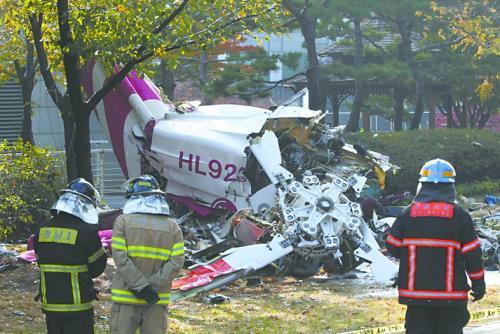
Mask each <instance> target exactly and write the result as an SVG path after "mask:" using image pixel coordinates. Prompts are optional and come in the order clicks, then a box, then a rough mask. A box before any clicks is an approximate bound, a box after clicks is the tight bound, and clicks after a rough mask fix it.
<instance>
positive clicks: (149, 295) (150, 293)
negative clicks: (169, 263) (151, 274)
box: [134, 285, 160, 305]
mask: <svg viewBox="0 0 500 334" xmlns="http://www.w3.org/2000/svg"><path fill="white" fill-rule="evenodd" d="M134 294H135V295H136V296H137V297H139V298H141V299H144V300H145V301H146V302H147V303H148V305H154V304H156V303H158V301H159V300H160V296H158V293H157V292H156V291H155V290H154V289H153V288H152V287H151V285H148V286H147V287H145V288H144V289H142V290H141V291H139V292H134Z"/></svg>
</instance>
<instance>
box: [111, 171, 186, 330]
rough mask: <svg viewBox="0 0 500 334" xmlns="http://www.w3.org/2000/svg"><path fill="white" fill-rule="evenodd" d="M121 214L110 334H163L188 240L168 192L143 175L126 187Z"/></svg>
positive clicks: (116, 237)
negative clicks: (172, 211)
mask: <svg viewBox="0 0 500 334" xmlns="http://www.w3.org/2000/svg"><path fill="white" fill-rule="evenodd" d="M126 197H127V198H128V200H127V202H126V203H125V205H124V207H123V215H121V216H119V217H118V218H117V219H116V221H115V223H114V227H113V237H112V242H111V247H112V251H113V259H114V261H115V264H116V269H117V270H116V273H115V275H114V276H113V281H112V288H111V299H112V301H113V306H112V309H111V320H110V327H111V333H119V334H128V333H130V334H134V333H135V331H136V329H137V328H140V332H141V333H148V334H154V333H162V334H163V333H165V331H166V329H167V310H168V309H167V307H168V304H169V300H170V289H171V286H172V281H173V280H174V278H175V277H176V276H177V274H178V273H179V270H180V269H181V268H182V265H183V264H184V241H183V237H182V232H181V230H180V228H179V226H178V225H177V223H176V222H175V221H174V220H173V219H171V218H170V217H169V213H170V210H169V206H168V204H167V201H166V198H165V193H164V192H163V191H161V190H160V187H159V184H158V182H157V181H156V179H155V178H154V177H152V176H150V175H143V176H140V177H138V178H136V179H134V180H131V181H129V182H128V186H127V193H126Z"/></svg>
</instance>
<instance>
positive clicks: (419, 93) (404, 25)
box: [396, 17, 425, 130]
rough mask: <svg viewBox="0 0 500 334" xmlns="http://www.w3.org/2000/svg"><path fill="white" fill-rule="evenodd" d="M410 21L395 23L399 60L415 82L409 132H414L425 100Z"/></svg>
mask: <svg viewBox="0 0 500 334" xmlns="http://www.w3.org/2000/svg"><path fill="white" fill-rule="evenodd" d="M409 22H410V21H409V20H407V19H405V18H404V17H401V18H400V19H399V20H397V21H396V25H397V27H398V30H399V34H400V36H401V42H400V44H399V45H398V52H399V55H398V56H399V58H400V59H402V60H404V61H405V62H406V64H408V67H409V68H410V71H411V74H412V77H413V80H414V81H415V100H416V104H415V113H414V114H413V118H412V120H411V124H410V130H416V129H418V128H419V127H420V121H421V120H422V114H423V113H424V98H425V81H424V77H423V74H422V72H421V71H420V69H419V67H418V64H417V62H416V61H415V57H414V54H413V51H412V50H411V38H410V32H411V31H410V30H411V23H409Z"/></svg>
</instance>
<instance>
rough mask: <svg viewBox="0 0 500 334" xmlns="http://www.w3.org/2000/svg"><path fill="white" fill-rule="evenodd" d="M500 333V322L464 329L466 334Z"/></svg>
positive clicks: (473, 325) (471, 325) (475, 325)
mask: <svg viewBox="0 0 500 334" xmlns="http://www.w3.org/2000/svg"><path fill="white" fill-rule="evenodd" d="M498 333H500V321H495V322H490V323H485V324H477V323H473V324H470V325H469V326H467V327H466V328H465V329H464V334H498Z"/></svg>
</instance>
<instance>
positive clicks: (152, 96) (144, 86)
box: [128, 71, 161, 101]
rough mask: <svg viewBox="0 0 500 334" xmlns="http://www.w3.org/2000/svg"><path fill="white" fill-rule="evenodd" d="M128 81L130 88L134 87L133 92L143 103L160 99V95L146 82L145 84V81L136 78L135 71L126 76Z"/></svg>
mask: <svg viewBox="0 0 500 334" xmlns="http://www.w3.org/2000/svg"><path fill="white" fill-rule="evenodd" d="M128 79H129V81H130V83H131V84H132V86H133V87H134V89H135V91H136V92H137V94H139V96H140V97H141V99H142V100H143V101H146V100H160V101H161V97H160V94H159V93H158V91H157V90H156V89H154V88H153V87H151V86H150V85H149V84H148V82H146V80H145V79H142V78H139V77H137V72H136V71H131V72H130V74H129V75H128Z"/></svg>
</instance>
